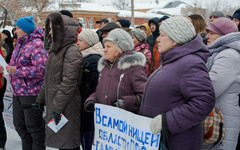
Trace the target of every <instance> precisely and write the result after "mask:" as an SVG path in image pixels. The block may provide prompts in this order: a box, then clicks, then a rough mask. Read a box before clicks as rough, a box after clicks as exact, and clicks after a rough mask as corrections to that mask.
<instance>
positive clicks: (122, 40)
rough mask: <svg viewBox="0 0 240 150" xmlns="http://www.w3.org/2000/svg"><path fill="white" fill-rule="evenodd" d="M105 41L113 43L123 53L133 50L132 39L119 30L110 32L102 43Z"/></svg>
mask: <svg viewBox="0 0 240 150" xmlns="http://www.w3.org/2000/svg"><path fill="white" fill-rule="evenodd" d="M106 41H112V42H114V43H115V44H117V46H118V47H119V48H120V49H121V50H122V51H123V52H127V51H133V50H134V45H133V40H132V37H131V36H130V34H129V33H127V32H126V31H124V30H123V29H120V28H118V29H114V30H112V31H110V32H109V34H108V37H107V38H105V39H104V40H103V43H105V42H106Z"/></svg>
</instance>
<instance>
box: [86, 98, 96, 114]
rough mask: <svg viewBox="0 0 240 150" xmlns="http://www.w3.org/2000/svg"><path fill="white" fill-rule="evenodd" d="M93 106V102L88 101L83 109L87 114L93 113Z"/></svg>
mask: <svg viewBox="0 0 240 150" xmlns="http://www.w3.org/2000/svg"><path fill="white" fill-rule="evenodd" d="M94 105H95V102H94V101H93V100H90V101H88V102H87V103H86V104H85V109H86V110H87V111H89V112H93V111H94V110H95V109H94Z"/></svg>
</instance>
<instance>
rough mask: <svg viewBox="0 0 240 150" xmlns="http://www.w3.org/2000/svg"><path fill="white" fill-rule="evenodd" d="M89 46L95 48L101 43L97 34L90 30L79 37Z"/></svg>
mask: <svg viewBox="0 0 240 150" xmlns="http://www.w3.org/2000/svg"><path fill="white" fill-rule="evenodd" d="M78 37H79V38H81V39H83V40H84V41H85V42H86V43H87V44H88V45H89V46H93V45H95V44H97V43H98V42H99V37H98V35H97V33H96V32H94V31H93V30H90V29H84V30H83V31H82V32H81V33H80V34H79V35H78Z"/></svg>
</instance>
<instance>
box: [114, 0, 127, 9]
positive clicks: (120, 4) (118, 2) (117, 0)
mask: <svg viewBox="0 0 240 150" xmlns="http://www.w3.org/2000/svg"><path fill="white" fill-rule="evenodd" d="M112 4H113V6H115V7H116V8H117V9H119V10H124V9H127V8H129V6H128V4H129V2H128V1H127V0H114V1H113V2H112Z"/></svg>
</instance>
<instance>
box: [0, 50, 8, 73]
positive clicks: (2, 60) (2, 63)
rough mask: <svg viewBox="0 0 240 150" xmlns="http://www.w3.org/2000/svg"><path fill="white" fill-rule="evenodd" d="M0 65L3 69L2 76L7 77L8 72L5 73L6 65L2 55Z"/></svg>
mask: <svg viewBox="0 0 240 150" xmlns="http://www.w3.org/2000/svg"><path fill="white" fill-rule="evenodd" d="M0 65H1V66H3V68H4V71H3V74H5V75H7V74H8V72H7V70H6V66H7V65H8V64H7V63H6V61H5V60H4V58H3V56H2V55H0Z"/></svg>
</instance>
